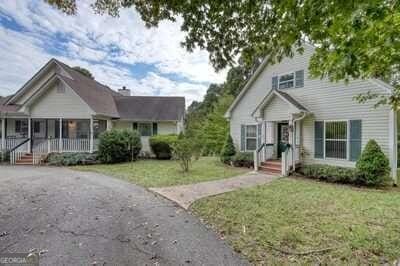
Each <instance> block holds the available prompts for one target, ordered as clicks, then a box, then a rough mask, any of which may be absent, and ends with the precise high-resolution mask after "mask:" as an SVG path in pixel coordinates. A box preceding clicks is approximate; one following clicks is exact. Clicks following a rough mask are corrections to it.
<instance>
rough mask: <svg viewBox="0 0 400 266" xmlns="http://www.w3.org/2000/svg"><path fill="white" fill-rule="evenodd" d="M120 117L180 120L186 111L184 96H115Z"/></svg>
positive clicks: (136, 119) (142, 119)
mask: <svg viewBox="0 0 400 266" xmlns="http://www.w3.org/2000/svg"><path fill="white" fill-rule="evenodd" d="M114 99H115V102H116V105H117V109H118V113H119V116H120V119H129V120H135V121H179V120H181V119H182V118H183V115H184V113H185V98H184V97H160V96H115V97H114Z"/></svg>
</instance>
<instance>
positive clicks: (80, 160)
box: [46, 152, 99, 166]
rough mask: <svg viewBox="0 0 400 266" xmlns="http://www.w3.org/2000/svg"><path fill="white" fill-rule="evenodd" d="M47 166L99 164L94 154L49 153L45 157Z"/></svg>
mask: <svg viewBox="0 0 400 266" xmlns="http://www.w3.org/2000/svg"><path fill="white" fill-rule="evenodd" d="M46 162H47V164H48V165H54V166H72V165H91V164H96V163H99V161H98V160H97V154H95V153H74V152H68V153H50V154H49V155H48V156H47V159H46Z"/></svg>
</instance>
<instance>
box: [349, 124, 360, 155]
mask: <svg viewBox="0 0 400 266" xmlns="http://www.w3.org/2000/svg"><path fill="white" fill-rule="evenodd" d="M361 131H362V124H361V120H350V161H357V160H358V157H359V156H360V154H361Z"/></svg>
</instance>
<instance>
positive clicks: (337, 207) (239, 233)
mask: <svg viewBox="0 0 400 266" xmlns="http://www.w3.org/2000/svg"><path fill="white" fill-rule="evenodd" d="M192 210H193V212H194V213H195V214H196V215H198V216H200V217H202V218H203V219H204V220H205V221H206V222H207V223H209V224H211V225H212V226H213V227H214V229H215V230H217V231H218V232H219V233H220V234H221V235H223V236H224V237H225V238H226V239H227V240H228V242H229V243H230V244H231V245H232V246H233V247H234V249H235V250H237V251H238V252H241V253H242V254H244V256H246V257H247V258H248V259H249V260H250V261H251V262H253V263H255V264H257V265H264V264H268V265H271V264H273V265H276V264H301V265H304V264H306V265H307V264H328V265H338V264H339V265H343V264H347V265H359V264H380V263H385V262H388V263H390V264H391V263H392V262H393V261H394V260H396V259H400V193H399V190H398V189H397V190H395V189H388V190H386V191H383V190H373V189H361V188H355V187H349V186H343V185H333V184H326V183H322V182H316V181H311V180H304V179H299V178H298V179H295V178H282V179H279V180H276V181H274V182H272V183H270V184H269V185H264V186H259V187H256V188H251V189H244V190H240V191H236V192H231V193H226V194H222V195H218V196H215V197H211V198H207V199H204V200H200V201H198V202H195V203H194V205H193V206H192ZM321 249H327V250H326V251H321ZM318 250H319V252H318ZM312 251H314V252H312ZM300 253H304V254H300Z"/></svg>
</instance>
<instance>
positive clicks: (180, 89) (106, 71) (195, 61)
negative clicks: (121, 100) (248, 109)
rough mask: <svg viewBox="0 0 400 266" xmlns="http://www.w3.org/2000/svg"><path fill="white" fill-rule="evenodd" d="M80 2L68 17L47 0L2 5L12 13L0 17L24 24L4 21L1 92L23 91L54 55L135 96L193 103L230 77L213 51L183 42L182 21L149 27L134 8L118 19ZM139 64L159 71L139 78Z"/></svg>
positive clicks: (0, 34)
mask: <svg viewBox="0 0 400 266" xmlns="http://www.w3.org/2000/svg"><path fill="white" fill-rule="evenodd" d="M78 4H79V6H78V14H77V15H76V16H67V15H65V14H63V13H61V12H59V11H58V10H56V9H54V8H52V7H50V6H49V5H48V4H46V3H44V1H33V2H31V1H4V2H2V3H0V14H1V13H3V14H4V15H5V16H6V17H4V16H1V15H0V19H1V18H3V20H4V19H11V18H12V19H13V20H15V21H16V22H17V23H18V24H19V25H21V26H22V27H23V28H24V32H18V31H15V30H12V29H6V28H5V26H3V25H2V23H1V21H0V39H1V42H0V80H1V85H0V95H1V94H8V93H10V92H13V91H15V90H16V89H18V88H19V87H20V86H21V85H23V83H24V82H26V81H27V80H28V79H29V78H30V77H31V76H32V75H33V74H34V73H35V72H36V71H37V70H38V69H39V68H40V67H41V66H42V65H43V64H44V63H45V62H46V61H47V60H49V59H50V58H51V57H56V58H58V59H60V60H62V61H64V62H66V63H67V64H70V65H79V66H82V67H86V68H88V69H89V70H90V71H91V72H93V74H94V75H95V77H96V79H98V80H99V81H101V82H103V83H105V84H107V85H109V86H110V87H112V88H115V89H117V88H118V87H120V86H122V85H126V86H128V87H130V88H131V89H132V90H133V91H134V92H135V94H146V95H153V94H160V95H183V96H186V97H187V103H190V102H191V101H192V100H201V98H202V97H203V95H204V93H205V91H206V86H205V85H204V84H206V83H212V82H217V83H220V82H223V80H224V79H225V76H226V71H223V72H221V73H216V72H215V71H214V69H213V68H212V66H211V65H210V64H209V60H208V54H207V52H205V51H200V50H196V51H194V52H193V53H188V52H186V51H185V50H184V48H182V47H181V46H180V42H181V41H182V40H183V36H184V34H183V33H182V32H181V31H180V26H179V23H172V22H162V23H160V25H159V27H158V28H152V29H147V28H146V27H145V26H144V23H143V22H142V21H141V20H140V18H139V16H138V14H137V13H136V12H135V11H134V10H133V9H126V10H123V11H122V13H121V16H120V17H119V18H112V17H110V16H106V15H105V16H99V15H95V14H93V11H92V10H91V8H90V3H87V2H86V1H78ZM55 40H57V41H58V42H57V43H55V42H54V41H55ZM55 44H56V45H57V47H53V46H54V45H55ZM58 46H59V47H58ZM49 48H51V49H49ZM116 48H117V49H116ZM115 51H117V52H115ZM54 53H56V55H54ZM115 63H117V64H115ZM118 63H120V64H118ZM135 63H145V64H149V65H154V66H155V68H156V69H157V71H158V73H155V72H151V73H147V75H145V77H144V78H142V79H136V78H134V77H132V75H131V72H130V69H129V68H128V66H129V65H134V64H135ZM121 64H122V65H121ZM166 74H173V75H175V76H178V77H179V76H181V77H182V78H183V79H182V80H185V82H179V81H174V80H171V79H168V78H167V76H168V75H166ZM163 75H166V76H163Z"/></svg>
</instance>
